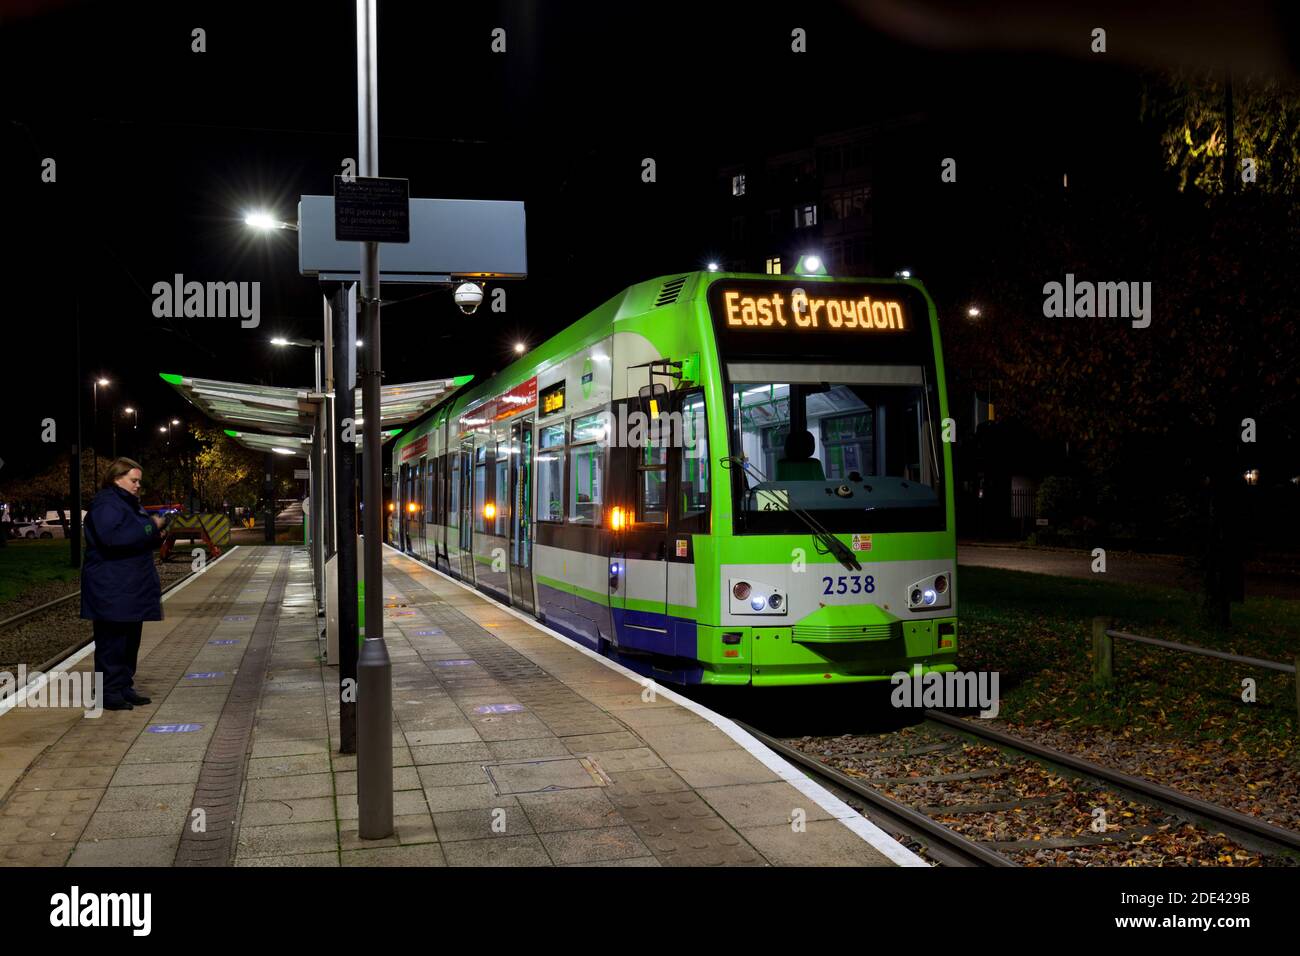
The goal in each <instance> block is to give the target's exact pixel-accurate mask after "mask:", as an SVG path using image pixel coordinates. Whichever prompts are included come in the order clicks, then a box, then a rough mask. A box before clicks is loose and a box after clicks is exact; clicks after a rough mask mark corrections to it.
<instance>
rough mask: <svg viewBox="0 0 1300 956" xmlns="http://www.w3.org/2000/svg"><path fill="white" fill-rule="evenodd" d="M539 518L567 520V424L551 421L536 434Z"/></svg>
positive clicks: (544, 519) (541, 519)
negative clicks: (565, 445) (565, 437)
mask: <svg viewBox="0 0 1300 956" xmlns="http://www.w3.org/2000/svg"><path fill="white" fill-rule="evenodd" d="M537 439H538V440H537V446H538V450H537V520H538V521H563V520H564V426H563V425H548V426H546V427H545V428H543V429H541V431H540V432H539V433H538V436H537Z"/></svg>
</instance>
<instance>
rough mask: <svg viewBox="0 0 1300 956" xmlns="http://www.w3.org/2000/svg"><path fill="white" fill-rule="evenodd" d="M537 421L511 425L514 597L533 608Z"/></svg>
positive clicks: (518, 421)
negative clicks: (534, 451) (534, 447)
mask: <svg viewBox="0 0 1300 956" xmlns="http://www.w3.org/2000/svg"><path fill="white" fill-rule="evenodd" d="M532 517H533V420H532V419H531V418H525V419H518V420H516V421H514V422H512V423H511V425H510V596H511V600H512V602H513V603H514V605H515V606H516V607H519V608H522V609H523V610H525V611H529V612H531V611H532V610H533V522H532Z"/></svg>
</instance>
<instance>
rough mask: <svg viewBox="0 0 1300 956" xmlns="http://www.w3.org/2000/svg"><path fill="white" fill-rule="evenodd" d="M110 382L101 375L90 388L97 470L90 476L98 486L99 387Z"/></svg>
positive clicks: (92, 432)
mask: <svg viewBox="0 0 1300 956" xmlns="http://www.w3.org/2000/svg"><path fill="white" fill-rule="evenodd" d="M109 384H110V383H109V381H108V379H106V378H104V377H103V376H101V377H99V378H97V379H95V381H94V384H93V385H92V386H91V389H90V396H91V397H90V431H91V436H92V437H91V443H92V444H93V445H94V446H95V472H94V474H92V475H91V476H90V477H91V481H92V482H94V484H95V485H96V486H98V485H99V389H100V386H105V387H107V386H108V385H109Z"/></svg>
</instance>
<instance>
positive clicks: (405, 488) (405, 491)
mask: <svg viewBox="0 0 1300 956" xmlns="http://www.w3.org/2000/svg"><path fill="white" fill-rule="evenodd" d="M399 487H400V488H401V489H402V495H401V499H400V502H399V503H400V504H401V506H402V511H401V513H400V514H399V515H398V516H397V526H398V529H399V530H400V531H401V534H402V539H401V542H400V543H401V547H402V550H403V551H405V552H407V553H408V554H409V553H410V552H411V523H410V521H411V512H410V503H411V502H413V501H415V489H414V488H413V487H412V482H411V466H410V465H408V464H404V465H402V478H401V483H400V485H399Z"/></svg>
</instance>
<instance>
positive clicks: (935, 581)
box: [907, 571, 952, 611]
mask: <svg viewBox="0 0 1300 956" xmlns="http://www.w3.org/2000/svg"><path fill="white" fill-rule="evenodd" d="M907 606H908V608H909V609H910V610H913V611H930V610H936V611H937V610H938V609H939V608H945V607H952V572H951V571H940V572H939V573H938V574H935V573H934V572H931V573H930V574H928V575H926V576H925V577H924V578H922V579H921V580H920V581H913V582H912V583H911V584H909V585H908V586H907Z"/></svg>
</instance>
